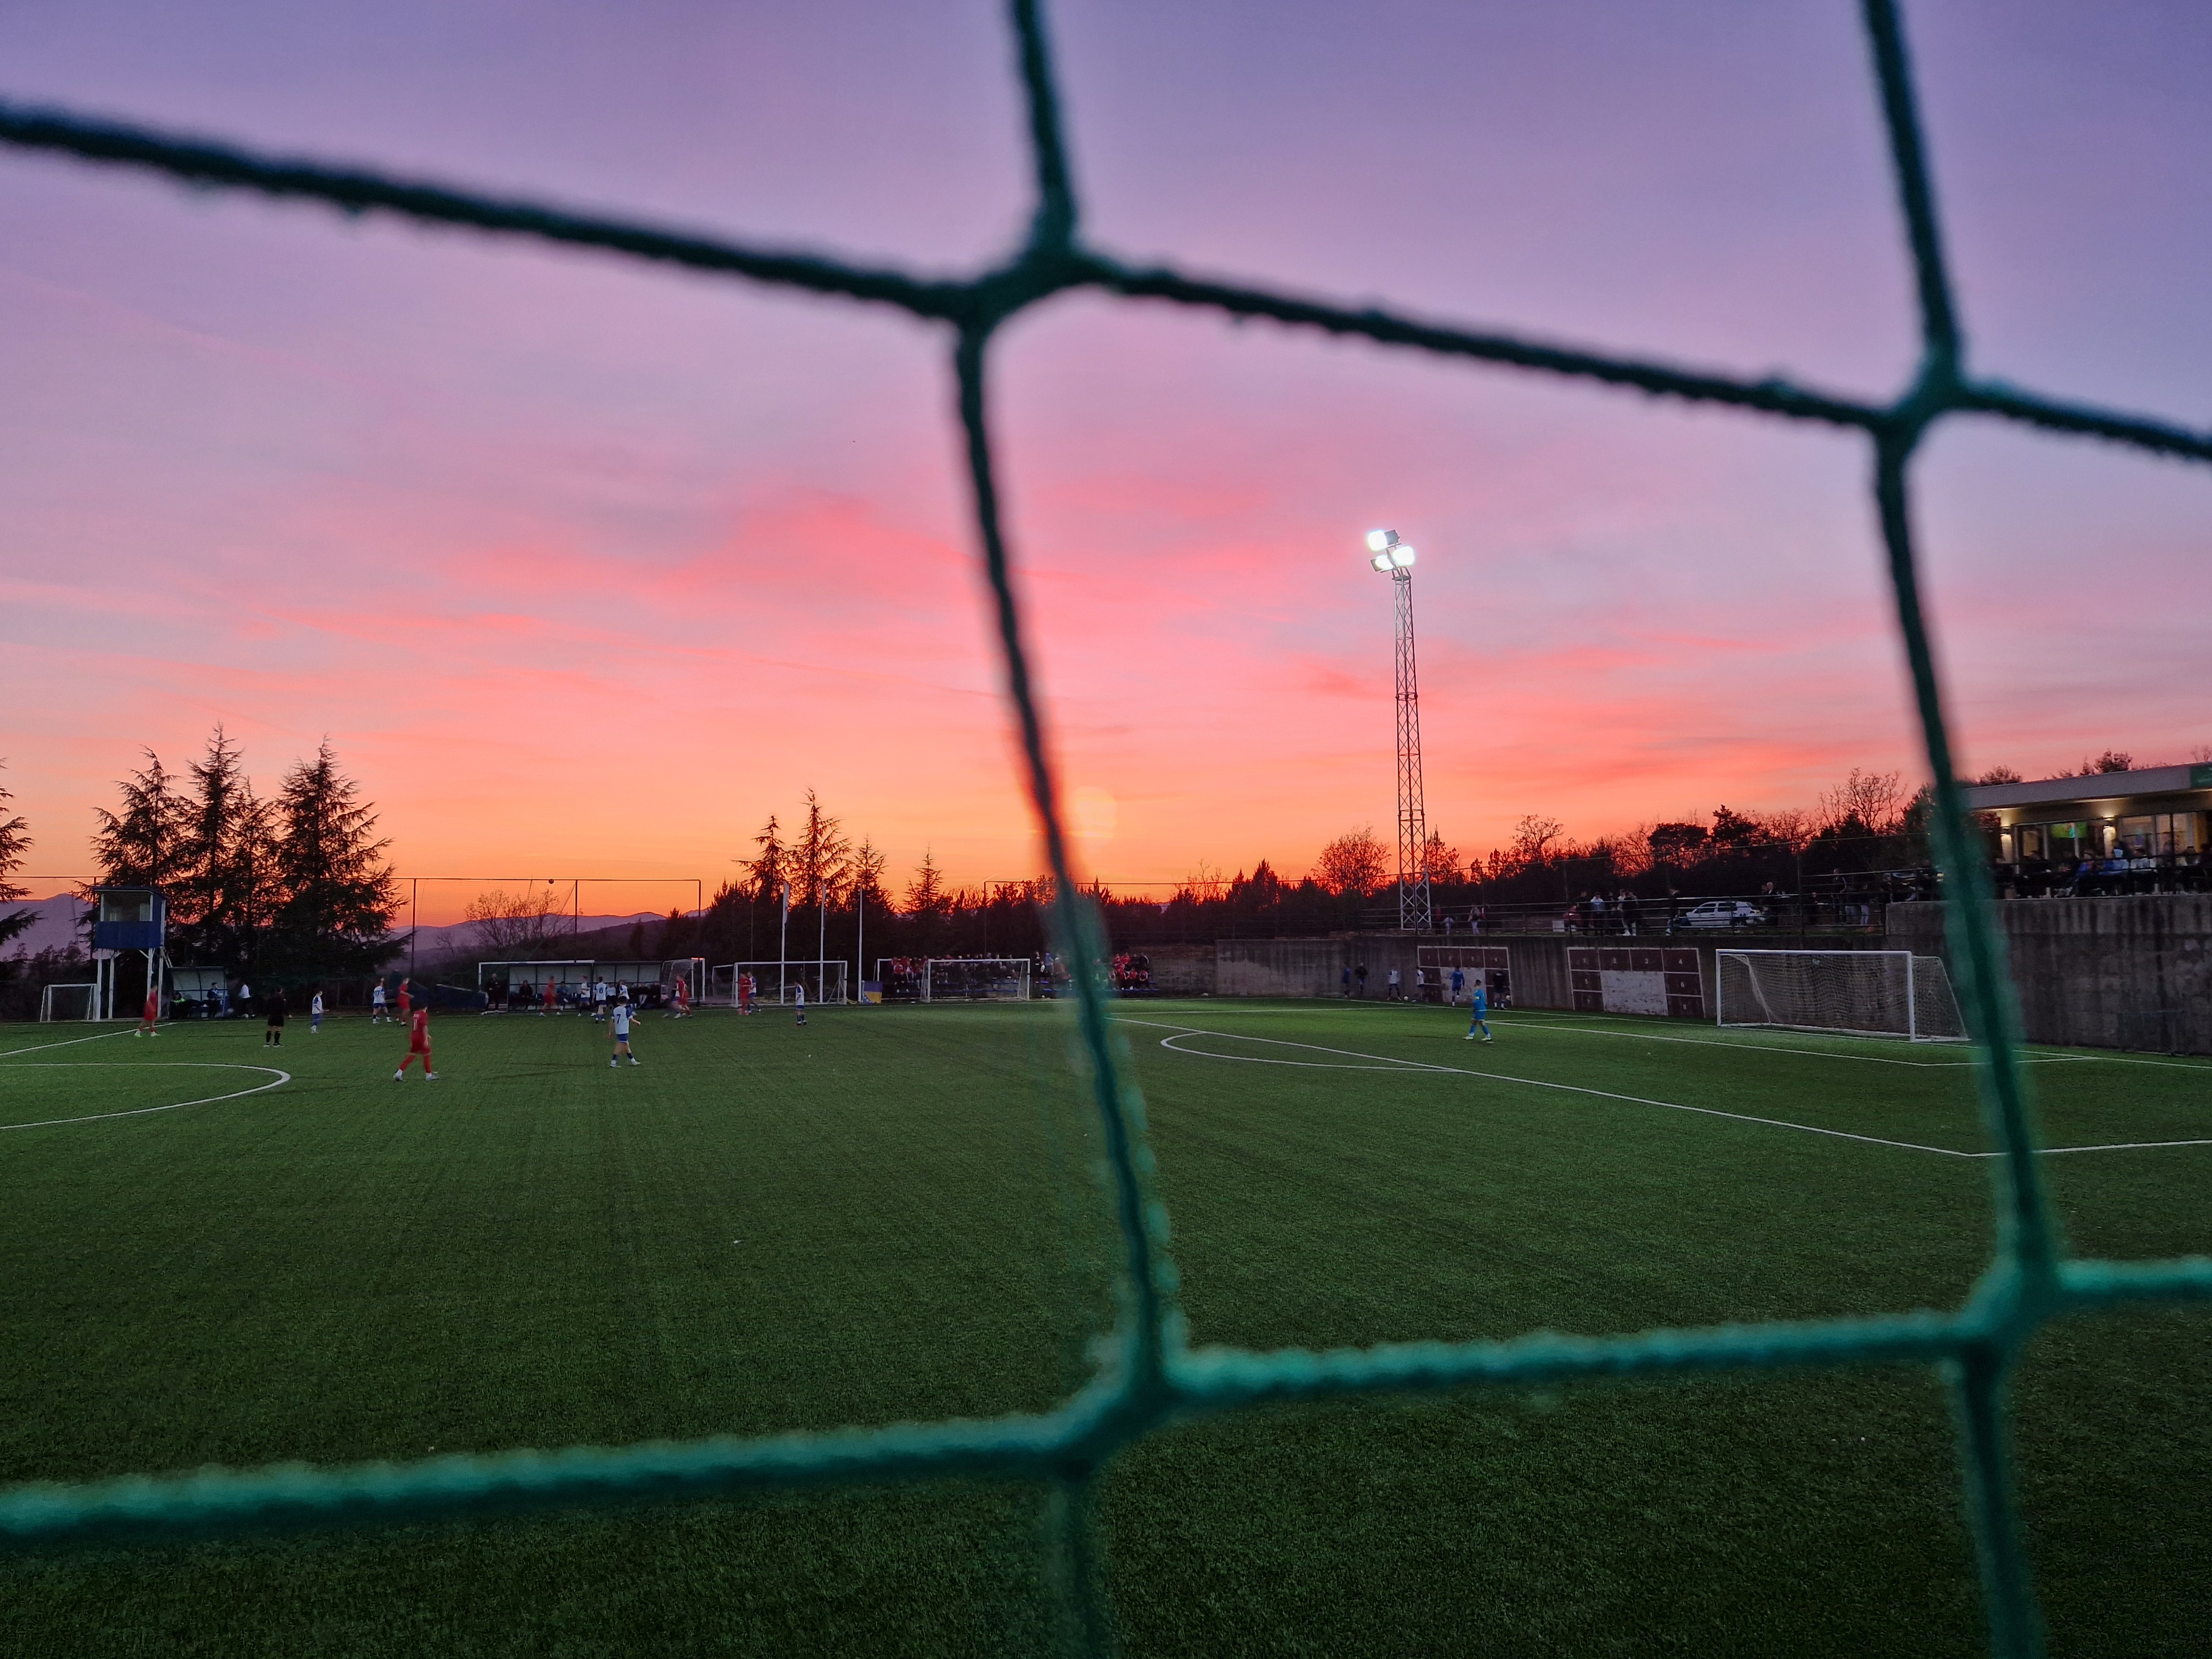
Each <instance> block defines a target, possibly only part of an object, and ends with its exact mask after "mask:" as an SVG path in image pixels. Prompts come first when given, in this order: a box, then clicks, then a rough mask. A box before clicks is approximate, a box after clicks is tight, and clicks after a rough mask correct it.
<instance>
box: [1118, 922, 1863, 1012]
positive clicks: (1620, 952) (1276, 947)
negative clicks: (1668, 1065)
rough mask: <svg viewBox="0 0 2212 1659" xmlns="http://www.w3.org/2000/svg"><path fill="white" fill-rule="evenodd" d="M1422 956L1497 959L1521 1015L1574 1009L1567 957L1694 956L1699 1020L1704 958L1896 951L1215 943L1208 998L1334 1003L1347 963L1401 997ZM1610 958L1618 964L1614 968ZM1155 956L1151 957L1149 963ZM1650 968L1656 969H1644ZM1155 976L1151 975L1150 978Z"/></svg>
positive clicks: (1609, 944) (1809, 946)
mask: <svg viewBox="0 0 2212 1659" xmlns="http://www.w3.org/2000/svg"><path fill="white" fill-rule="evenodd" d="M1424 948H1425V949H1427V950H1428V951H1431V953H1432V958H1431V959H1432V960H1435V961H1437V962H1443V961H1448V960H1449V956H1448V955H1447V954H1446V953H1448V952H1451V951H1472V950H1483V951H1497V950H1503V951H1505V953H1506V958H1507V962H1508V964H1509V965H1508V969H1507V971H1508V973H1509V974H1510V975H1511V980H1512V987H1513V1002H1514V1005H1515V1006H1517V1007H1522V1008H1565V1009H1571V1008H1572V1007H1574V1006H1575V988H1576V987H1575V978H1574V969H1573V965H1572V964H1571V963H1570V962H1569V959H1568V954H1567V953H1568V952H1569V951H1586V950H1593V949H1595V951H1598V953H1599V956H1600V958H1601V967H1602V969H1606V970H1611V969H1615V968H1616V967H1617V968H1618V969H1622V970H1628V969H1633V968H1635V967H1637V966H1638V965H1640V958H1639V959H1638V960H1634V961H1632V960H1630V959H1628V958H1627V957H1626V956H1624V953H1631V952H1638V951H1641V952H1650V951H1661V950H1662V949H1663V950H1665V951H1684V950H1694V951H1696V952H1697V953H1698V965H1699V980H1700V982H1701V991H1700V994H1699V999H1698V1006H1696V1008H1695V1009H1694V1011H1693V1010H1692V1005H1691V1004H1690V1003H1689V1001H1688V1000H1686V999H1685V1000H1681V1001H1680V1002H1678V1004H1677V1005H1676V1006H1677V1007H1678V1009H1679V1010H1680V1014H1681V1016H1682V1017H1683V1018H1711V1011H1712V1006H1713V983H1714V969H1713V953H1714V952H1715V951H1721V950H1727V949H1730V948H1735V949H1739V950H1759V951H1853V950H1864V951H1881V950H1896V949H1899V946H1897V945H1893V944H1892V943H1891V942H1890V941H1888V940H1887V939H1883V938H1882V937H1881V935H1880V934H1879V933H1849V934H1843V935H1840V936H1838V935H1830V934H1818V935H1813V936H1809V937H1801V936H1799V935H1797V934H1795V933H1784V934H1775V933H1735V932H1723V931H1721V930H1719V929H1715V930H1713V931H1712V932H1710V933H1673V934H1659V933H1645V934H1639V935H1638V937H1636V938H1635V939H1624V938H1622V937H1621V936H1620V935H1619V934H1607V935H1603V936H1601V937H1596V938H1591V937H1585V936H1583V935H1582V934H1577V933H1485V934H1480V935H1475V936H1470V935H1468V934H1465V933H1462V934H1460V935H1459V936H1458V938H1457V939H1456V940H1455V942H1454V943H1453V944H1452V945H1444V944H1443V938H1442V936H1441V935H1436V934H1432V935H1430V936H1427V937H1425V938H1423V937H1417V936H1415V935H1413V934H1408V933H1359V934H1345V935H1340V936H1339V937H1336V938H1334V939H1223V940H1222V941H1221V942H1220V943H1219V944H1218V945H1215V946H1214V947H1213V949H1214V953H1215V964H1216V965H1215V969H1214V990H1215V992H1216V993H1217V994H1218V995H1221V996H1225V997H1334V996H1339V995H1341V994H1342V990H1341V983H1342V981H1341V979H1340V975H1342V973H1343V970H1344V969H1345V968H1346V967H1347V966H1349V965H1351V964H1352V963H1359V962H1364V963H1366V964H1367V994H1368V996H1369V997H1370V999H1373V998H1380V997H1381V996H1382V995H1383V992H1384V987H1386V986H1387V985H1388V984H1389V970H1390V969H1393V968H1395V969H1398V971H1399V975H1400V976H1401V983H1402V984H1403V985H1404V986H1405V987H1407V993H1408V994H1411V991H1412V987H1413V969H1415V968H1416V967H1417V966H1419V963H1420V953H1421V951H1423V949H1424ZM1615 956H1624V959H1623V960H1621V961H1620V962H1619V963H1614V962H1613V957H1615ZM1154 961H1155V963H1157V961H1158V957H1155V958H1154ZM1651 966H1652V967H1653V969H1655V970H1656V969H1657V968H1658V967H1659V966H1660V964H1659V963H1656V962H1655V963H1652V964H1651ZM1154 978H1155V980H1156V981H1157V979H1158V969H1157V968H1156V969H1155V970H1154Z"/></svg>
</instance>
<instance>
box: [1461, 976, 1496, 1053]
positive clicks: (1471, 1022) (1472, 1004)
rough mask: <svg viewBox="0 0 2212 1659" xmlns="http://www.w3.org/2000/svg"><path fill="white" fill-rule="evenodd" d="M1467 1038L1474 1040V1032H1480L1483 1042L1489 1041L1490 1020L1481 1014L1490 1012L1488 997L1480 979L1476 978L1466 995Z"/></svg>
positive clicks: (1469, 1040)
mask: <svg viewBox="0 0 2212 1659" xmlns="http://www.w3.org/2000/svg"><path fill="white" fill-rule="evenodd" d="M1467 1008H1468V1022H1467V1040H1468V1042H1474V1036H1475V1033H1476V1032H1478V1031H1480V1033H1482V1040H1483V1041H1484V1042H1489V1041H1490V1022H1489V1021H1488V1020H1487V1019H1486V1018H1483V1016H1484V1015H1486V1014H1487V1013H1488V1012H1490V998H1489V997H1488V996H1487V995H1486V994H1485V993H1484V991H1483V988H1482V981H1481V980H1480V978H1477V979H1476V980H1475V981H1474V986H1473V987H1471V988H1470V990H1469V992H1468V1003H1467Z"/></svg>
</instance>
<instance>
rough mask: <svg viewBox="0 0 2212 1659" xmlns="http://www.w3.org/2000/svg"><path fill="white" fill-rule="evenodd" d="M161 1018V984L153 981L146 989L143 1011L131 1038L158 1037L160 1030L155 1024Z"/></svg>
mask: <svg viewBox="0 0 2212 1659" xmlns="http://www.w3.org/2000/svg"><path fill="white" fill-rule="evenodd" d="M160 1018H161V981H159V980H155V981H154V983H153V984H151V985H149V986H148V987H146V1007H145V1011H144V1012H143V1013H141V1014H140V1015H139V1016H138V1029H137V1030H135V1031H133V1032H132V1033H131V1036H161V1028H160V1027H159V1026H158V1025H157V1024H155V1021H157V1020H159V1019H160Z"/></svg>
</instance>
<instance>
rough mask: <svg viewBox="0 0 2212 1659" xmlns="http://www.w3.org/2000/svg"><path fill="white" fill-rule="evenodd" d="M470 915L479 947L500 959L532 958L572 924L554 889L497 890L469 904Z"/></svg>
mask: <svg viewBox="0 0 2212 1659" xmlns="http://www.w3.org/2000/svg"><path fill="white" fill-rule="evenodd" d="M467 915H468V919H469V921H470V922H471V924H472V925H473V926H474V927H475V928H476V932H477V947H478V948H479V949H481V950H484V951H490V952H491V953H493V954H494V955H496V956H531V955H533V954H535V953H536V952H537V951H539V950H542V949H543V948H544V946H545V945H547V944H548V943H549V942H550V941H551V940H552V939H554V938H556V936H557V935H558V934H559V933H561V932H562V923H563V922H565V921H568V913H567V912H566V911H564V910H562V908H561V907H560V902H559V900H558V899H557V898H556V896H555V894H554V891H553V890H552V889H551V888H550V887H549V888H547V889H545V890H544V891H542V892H539V891H530V892H522V893H509V892H506V891H504V890H501V889H500V888H496V887H495V888H493V889H492V890H490V891H489V892H488V893H479V894H477V896H476V897H474V898H472V899H471V900H470V901H469V908H468V911H467Z"/></svg>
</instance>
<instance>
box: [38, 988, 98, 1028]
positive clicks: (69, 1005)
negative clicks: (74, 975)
mask: <svg viewBox="0 0 2212 1659" xmlns="http://www.w3.org/2000/svg"><path fill="white" fill-rule="evenodd" d="M98 1018H100V987H99V986H97V985H94V984H89V983H88V984H83V985H49V986H47V987H46V988H45V989H44V990H42V991H40V993H39V1019H40V1023H41V1024H46V1023H47V1022H49V1021H52V1020H58V1019H98Z"/></svg>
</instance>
